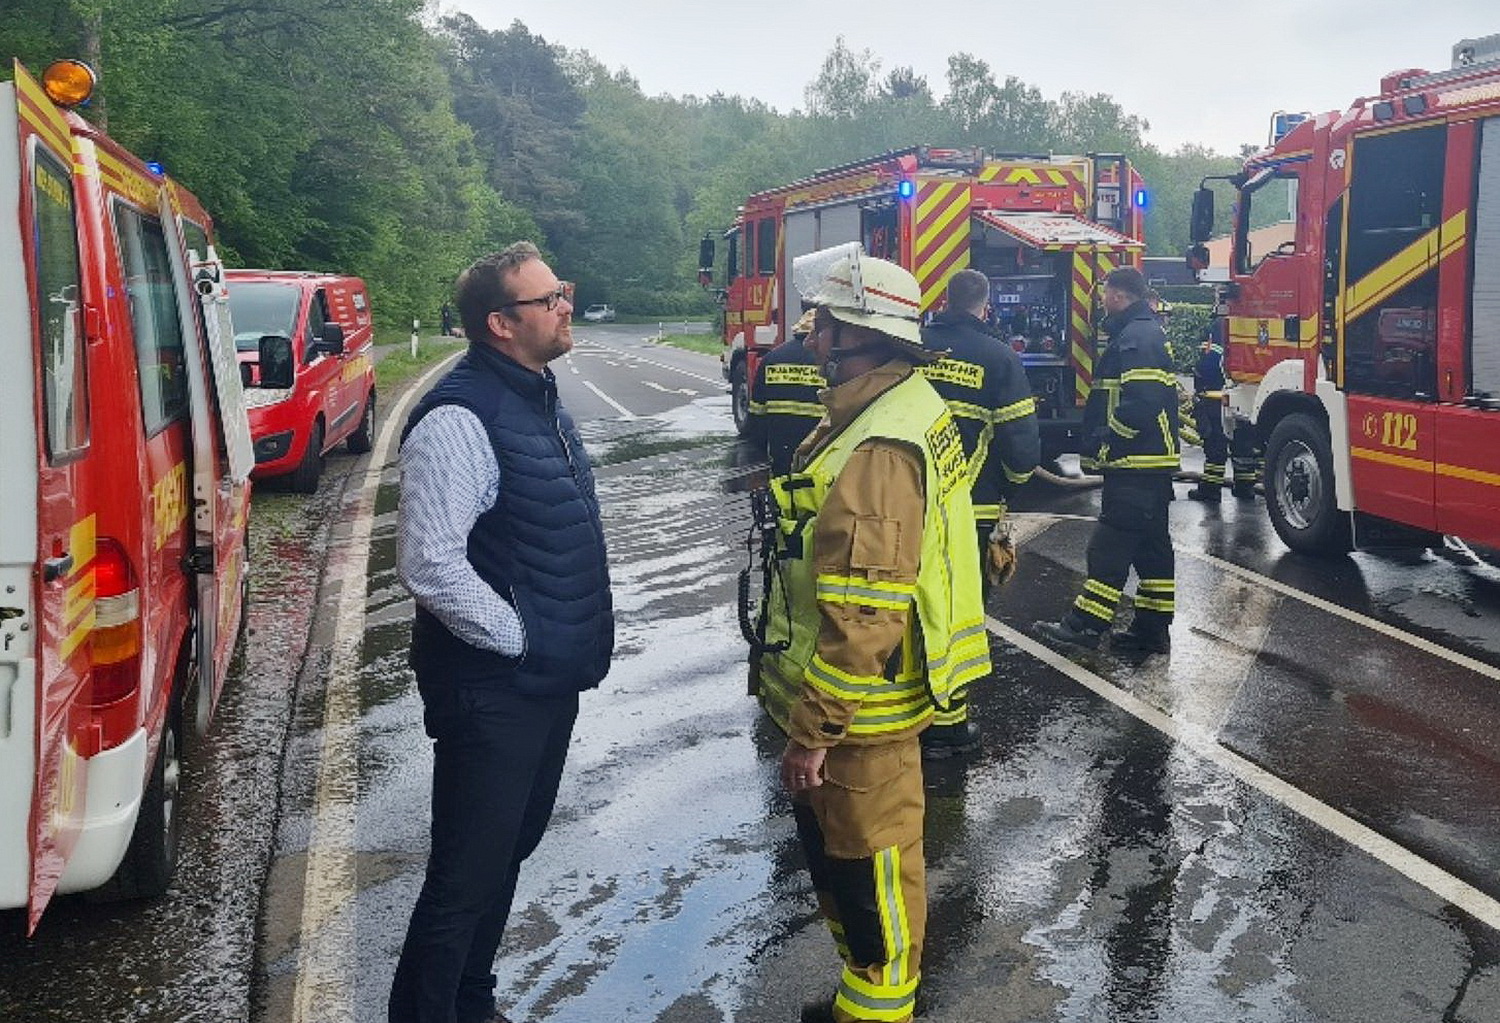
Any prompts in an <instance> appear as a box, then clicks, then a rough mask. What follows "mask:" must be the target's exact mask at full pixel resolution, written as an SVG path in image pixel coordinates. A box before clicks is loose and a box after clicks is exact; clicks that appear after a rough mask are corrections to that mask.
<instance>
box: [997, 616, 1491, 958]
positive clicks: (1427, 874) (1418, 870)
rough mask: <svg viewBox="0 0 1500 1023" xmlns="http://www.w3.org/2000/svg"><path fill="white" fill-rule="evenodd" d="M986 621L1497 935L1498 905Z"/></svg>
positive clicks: (1209, 739) (1200, 734) (1197, 733)
mask: <svg viewBox="0 0 1500 1023" xmlns="http://www.w3.org/2000/svg"><path fill="white" fill-rule="evenodd" d="M985 620H986V623H987V625H988V626H989V630H990V632H992V633H994V634H995V635H996V636H999V637H1000V638H1001V639H1004V640H1005V641H1006V642H1008V643H1011V644H1013V645H1014V646H1016V647H1018V648H1020V649H1021V650H1022V651H1024V652H1025V653H1028V654H1030V655H1031V656H1032V657H1035V658H1036V659H1037V660H1039V661H1041V662H1042V663H1044V664H1046V665H1048V666H1049V667H1051V668H1053V669H1055V670H1057V671H1059V672H1061V673H1062V674H1064V675H1066V676H1067V677H1068V678H1070V679H1072V680H1073V681H1074V682H1077V683H1078V684H1079V685H1081V686H1083V687H1084V688H1085V689H1088V690H1089V691H1090V692H1092V693H1094V694H1095V695H1097V696H1099V697H1102V698H1103V699H1105V700H1108V701H1109V702H1110V703H1112V704H1114V705H1115V706H1116V707H1119V708H1120V709H1121V710H1123V711H1125V712H1126V713H1127V714H1130V715H1133V716H1134V717H1136V718H1138V719H1139V720H1141V721H1143V722H1145V723H1146V724H1148V725H1150V726H1151V727H1152V728H1155V729H1156V730H1157V731H1159V732H1161V733H1162V734H1163V735H1165V736H1167V737H1168V738H1169V739H1172V740H1173V741H1174V742H1176V743H1178V744H1180V745H1181V746H1183V747H1184V748H1185V749H1187V750H1189V751H1191V752H1193V753H1196V754H1198V755H1199V756H1201V757H1203V758H1204V759H1206V760H1208V761H1210V762H1211V763H1213V764H1215V765H1217V766H1219V767H1221V768H1223V769H1224V770H1226V771H1228V772H1229V773H1230V774H1232V775H1234V776H1235V777H1236V778H1238V779H1239V780H1240V781H1242V782H1244V783H1245V784H1246V785H1249V786H1250V787H1252V788H1254V789H1257V790H1258V791H1260V792H1261V793H1263V794H1264V795H1267V796H1269V797H1270V798H1272V799H1274V800H1276V801H1277V802H1278V803H1280V804H1281V805H1282V806H1285V807H1286V808H1287V809H1289V810H1291V811H1292V812H1294V813H1296V814H1299V815H1300V816H1302V817H1304V818H1305V819H1307V820H1309V821H1311V822H1312V823H1314V824H1316V825H1318V826H1319V827H1321V828H1323V829H1325V830H1326V831H1329V832H1331V833H1332V834H1334V835H1336V836H1338V837H1339V838H1341V839H1343V840H1344V841H1345V842H1348V843H1349V844H1350V845H1353V846H1355V847H1356V848H1358V849H1361V850H1362V851H1364V852H1365V853H1368V854H1369V855H1370V856H1372V857H1374V858H1375V859H1377V860H1379V861H1380V862H1381V863H1384V864H1385V865H1386V866H1388V867H1390V868H1391V869H1393V870H1395V871H1397V872H1398V873H1400V874H1402V875H1403V876H1405V877H1406V878H1408V879H1410V880H1411V881H1414V882H1416V883H1417V884H1419V885H1421V886H1422V887H1423V888H1426V889H1427V890H1428V891H1430V892H1432V894H1434V895H1436V896H1437V897H1438V898H1440V899H1442V900H1444V901H1445V902H1448V903H1450V904H1451V905H1454V906H1457V907H1458V908H1459V909H1461V910H1463V911H1464V912H1466V913H1468V914H1469V915H1470V916H1472V917H1474V918H1475V919H1476V920H1479V921H1482V922H1483V923H1486V924H1488V925H1489V926H1491V927H1493V928H1495V929H1497V930H1500V902H1497V901H1496V900H1495V899H1492V898H1490V897H1489V896H1488V895H1486V894H1485V893H1484V892H1481V891H1480V890H1479V889H1477V888H1475V887H1473V886H1472V885H1470V884H1468V883H1466V882H1464V881H1462V880H1460V879H1458V878H1457V877H1454V876H1453V875H1452V874H1450V873H1448V872H1447V871H1445V870H1443V869H1442V868H1440V867H1438V866H1436V865H1434V864H1432V863H1430V862H1428V861H1427V860H1425V859H1423V858H1422V857H1420V856H1418V855H1417V854H1416V853H1413V852H1411V851H1410V850H1408V849H1406V848H1404V847H1402V846H1400V845H1398V844H1397V843H1395V842H1393V841H1391V840H1390V839H1389V838H1386V837H1385V836H1384V835H1382V834H1380V833H1379V832H1377V831H1375V830H1373V829H1371V828H1368V827H1366V826H1365V825H1363V824H1361V823H1359V822H1358V821H1356V820H1354V819H1353V818H1352V817H1349V816H1348V815H1347V814H1345V813H1343V812H1341V811H1339V810H1336V809H1334V808H1333V807H1331V806H1329V805H1328V804H1327V803H1324V802H1322V801H1320V800H1318V799H1315V798H1314V797H1312V796H1310V795H1308V794H1307V793H1306V792H1303V791H1302V790H1301V789H1299V788H1297V787H1295V786H1293V785H1291V784H1290V783H1288V782H1285V781H1283V780H1282V779H1280V778H1278V777H1276V776H1275V775H1274V774H1271V773H1270V772H1269V771H1267V770H1265V769H1264V768H1261V767H1258V766H1256V765H1255V764H1253V763H1251V762H1250V761H1249V760H1246V759H1245V758H1244V757H1242V756H1240V755H1239V754H1237V753H1233V752H1231V751H1230V750H1228V749H1226V748H1225V747H1223V746H1221V745H1220V744H1219V743H1218V741H1217V740H1216V739H1215V738H1214V737H1213V736H1212V735H1209V734H1208V733H1207V732H1206V731H1203V730H1201V729H1193V728H1188V727H1185V726H1183V725H1182V724H1180V723H1179V722H1178V721H1177V720H1176V719H1174V718H1172V717H1171V716H1169V715H1167V714H1164V713H1162V712H1161V711H1160V710H1157V709H1156V708H1155V707H1153V706H1151V705H1150V704H1148V703H1146V702H1145V701H1143V700H1141V699H1139V698H1138V697H1136V696H1133V695H1132V694H1130V693H1127V692H1125V691H1124V690H1123V689H1120V688H1119V687H1118V686H1115V685H1114V684H1112V683H1110V682H1109V681H1108V680H1106V679H1103V678H1101V677H1099V676H1098V675H1095V674H1094V673H1093V672H1091V671H1089V670H1088V669H1086V668H1083V667H1081V666H1080V665H1077V664H1074V663H1073V662H1072V661H1070V660H1068V659H1067V658H1066V657H1064V656H1062V655H1061V654H1059V653H1057V652H1056V651H1055V650H1053V649H1052V648H1051V647H1048V646H1045V645H1043V644H1041V643H1039V642H1037V641H1036V640H1034V639H1032V638H1031V637H1030V636H1027V635H1025V634H1024V633H1021V632H1018V631H1016V630H1015V629H1013V628H1011V627H1010V626H1009V625H1006V624H1005V623H1004V622H1001V621H998V620H997V619H995V618H990V617H986V619H985Z"/></svg>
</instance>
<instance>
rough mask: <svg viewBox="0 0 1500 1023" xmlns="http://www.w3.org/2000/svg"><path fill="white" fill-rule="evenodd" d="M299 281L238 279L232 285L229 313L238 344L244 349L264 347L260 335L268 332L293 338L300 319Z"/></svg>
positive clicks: (235, 340)
mask: <svg viewBox="0 0 1500 1023" xmlns="http://www.w3.org/2000/svg"><path fill="white" fill-rule="evenodd" d="M300 297H301V295H300V293H299V292H298V289H297V286H296V285H295V284H273V283H271V282H269V281H235V282H234V283H232V284H230V285H229V316H230V318H231V319H232V320H234V347H235V349H236V350H237V351H241V352H256V351H259V350H260V339H261V338H262V337H265V336H266V335H268V334H275V335H276V336H277V337H284V338H286V339H288V340H290V339H291V338H292V336H293V330H294V328H293V324H295V323H296V321H297V299H298V298H300Z"/></svg>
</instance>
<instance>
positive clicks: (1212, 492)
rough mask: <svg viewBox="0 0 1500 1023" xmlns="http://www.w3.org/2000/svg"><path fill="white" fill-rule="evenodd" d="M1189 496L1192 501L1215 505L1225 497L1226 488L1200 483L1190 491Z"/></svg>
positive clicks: (1215, 484) (1214, 484)
mask: <svg viewBox="0 0 1500 1023" xmlns="http://www.w3.org/2000/svg"><path fill="white" fill-rule="evenodd" d="M1187 496H1188V500H1190V501H1207V502H1208V503H1210V504H1213V503H1216V502H1217V501H1218V500H1219V499H1220V498H1222V497H1223V496H1224V488H1223V487H1221V486H1219V485H1218V484H1217V483H1200V484H1198V485H1197V486H1196V487H1194V488H1193V489H1192V490H1189V491H1188V492H1187Z"/></svg>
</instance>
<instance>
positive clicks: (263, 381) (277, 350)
mask: <svg viewBox="0 0 1500 1023" xmlns="http://www.w3.org/2000/svg"><path fill="white" fill-rule="evenodd" d="M296 380H297V367H296V365H295V364H294V362H293V359H292V339H291V338H289V337H286V336H285V335H282V334H267V335H265V336H264V337H262V338H261V339H260V386H262V387H269V388H275V389H278V390H290V389H291V386H292V384H294V383H295V382H296Z"/></svg>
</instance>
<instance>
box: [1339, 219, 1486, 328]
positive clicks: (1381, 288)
mask: <svg viewBox="0 0 1500 1023" xmlns="http://www.w3.org/2000/svg"><path fill="white" fill-rule="evenodd" d="M1467 231H1468V211H1467V210H1460V211H1458V212H1457V213H1455V214H1454V215H1453V216H1452V217H1450V218H1448V220H1447V221H1446V222H1445V223H1444V224H1443V225H1442V226H1441V227H1437V228H1433V229H1432V230H1431V231H1428V232H1427V233H1426V234H1424V235H1422V237H1420V238H1418V239H1417V240H1416V241H1414V242H1412V243H1411V244H1410V245H1408V246H1406V248H1404V249H1402V250H1401V251H1400V252H1398V253H1396V254H1395V255H1394V256H1392V257H1391V258H1390V259H1388V260H1386V261H1385V262H1384V263H1382V264H1381V265H1380V266H1378V267H1376V268H1375V269H1374V270H1371V271H1370V272H1369V273H1367V274H1365V276H1364V277H1362V278H1360V279H1359V280H1358V281H1355V282H1354V283H1353V284H1351V285H1349V287H1348V288H1347V289H1346V291H1345V299H1344V315H1345V316H1346V317H1348V318H1349V319H1351V320H1353V319H1358V318H1359V317H1360V316H1363V315H1364V314H1365V313H1367V312H1369V311H1370V309H1371V308H1372V307H1373V306H1376V305H1379V304H1380V303H1381V302H1383V301H1384V300H1385V299H1387V298H1389V297H1390V296H1391V295H1393V294H1395V293H1396V292H1397V291H1400V290H1401V289H1402V288H1404V287H1406V286H1407V285H1408V284H1410V283H1411V282H1412V281H1413V280H1415V279H1416V278H1417V277H1420V276H1421V275H1422V274H1423V273H1425V272H1426V271H1427V270H1430V269H1431V268H1432V267H1434V266H1436V265H1437V263H1438V262H1439V261H1440V260H1441V259H1442V258H1443V257H1445V256H1447V255H1451V254H1452V253H1453V252H1455V251H1457V250H1458V248H1459V246H1461V245H1462V244H1463V242H1464V237H1465V234H1466V233H1467Z"/></svg>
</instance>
